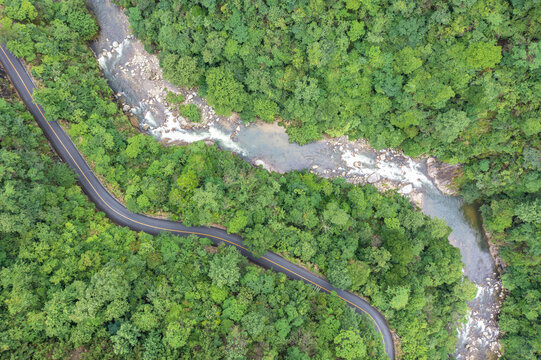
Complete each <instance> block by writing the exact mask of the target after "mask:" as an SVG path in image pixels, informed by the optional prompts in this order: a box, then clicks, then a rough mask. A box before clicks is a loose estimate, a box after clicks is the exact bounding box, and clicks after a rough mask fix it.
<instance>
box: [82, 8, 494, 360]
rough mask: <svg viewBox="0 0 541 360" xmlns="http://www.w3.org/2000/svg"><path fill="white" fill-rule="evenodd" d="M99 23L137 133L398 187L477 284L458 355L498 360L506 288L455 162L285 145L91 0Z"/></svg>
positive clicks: (342, 143)
mask: <svg viewBox="0 0 541 360" xmlns="http://www.w3.org/2000/svg"><path fill="white" fill-rule="evenodd" d="M88 4H89V7H90V9H91V10H92V11H93V12H94V14H95V16H96V19H97V20H98V23H99V26H100V34H99V36H98V38H97V39H96V40H95V41H93V43H92V44H91V48H92V49H93V51H94V53H95V55H96V58H97V59H98V62H99V64H100V67H101V68H102V70H103V73H104V75H105V77H106V78H107V80H108V82H109V85H110V86H111V88H112V89H113V91H114V92H115V94H116V96H117V98H118V99H119V101H120V102H121V103H122V104H123V109H124V111H125V112H126V113H129V114H130V115H131V116H132V117H133V118H134V119H137V123H138V126H139V128H140V129H141V131H143V132H146V133H148V134H149V135H152V136H154V137H155V138H156V139H158V140H159V141H161V142H162V143H165V144H170V143H173V144H183V143H190V142H194V141H199V140H206V141H212V142H216V143H218V145H219V146H220V147H221V148H223V149H225V150H229V151H233V152H235V153H237V154H239V155H240V156H241V157H242V158H244V159H245V160H246V161H249V162H251V163H252V164H254V165H261V166H263V167H264V168H266V169H268V170H270V171H278V172H285V171H290V170H300V169H309V170H310V171H312V172H314V173H317V174H319V175H321V176H324V177H337V176H342V177H345V178H346V179H347V180H348V181H350V182H352V183H371V184H374V185H375V186H376V187H377V188H378V189H380V190H382V191H383V190H386V189H397V191H398V192H399V193H401V194H403V195H404V196H407V197H409V198H410V199H411V201H412V203H414V204H416V205H417V206H418V207H419V208H421V210H422V211H423V212H424V213H425V214H427V215H430V216H432V217H438V218H441V219H443V220H444V221H446V222H447V224H448V225H449V226H450V227H451V228H452V230H453V231H452V233H451V235H450V236H449V241H450V243H451V244H452V245H453V246H456V247H458V248H459V249H460V252H461V254H462V260H463V263H464V274H465V275H466V276H468V278H469V279H470V280H471V281H473V282H474V283H475V284H476V285H477V287H478V293H477V297H476V298H475V299H474V300H473V301H471V302H470V303H469V306H470V308H471V312H470V315H469V317H468V319H467V323H466V324H465V325H464V326H463V327H462V328H461V329H460V330H459V334H458V335H459V341H458V344H457V349H456V353H455V356H456V358H457V359H491V358H497V357H499V351H500V347H499V344H498V338H499V331H498V327H497V317H498V314H499V309H500V305H501V301H502V299H503V292H502V287H501V282H500V279H499V273H498V269H497V267H496V265H495V262H494V259H493V257H492V255H491V254H490V252H489V249H488V245H487V241H486V239H485V237H484V235H483V231H482V230H481V224H480V221H479V213H478V212H477V210H476V209H475V208H474V207H473V206H469V205H465V204H464V202H463V200H462V199H461V198H460V197H456V196H453V194H454V191H453V189H452V187H451V186H450V183H451V181H450V180H451V179H452V178H453V176H454V175H455V172H456V171H457V167H455V166H449V165H445V164H441V163H438V162H437V161H436V160H435V159H432V158H429V159H412V158H409V157H407V156H405V155H404V154H402V153H401V152H399V151H395V150H392V149H386V150H381V151H375V150H373V149H371V148H370V146H369V145H368V144H367V143H366V142H365V141H362V140H358V141H349V140H348V139H347V138H346V137H341V138H336V139H325V140H322V141H318V142H315V143H312V144H308V145H304V146H299V145H297V144H293V143H290V142H289V139H288V136H287V134H286V133H285V131H284V129H283V128H282V127H280V126H278V125H277V124H266V123H254V124H250V125H245V124H242V122H240V121H239V119H238V118H236V117H235V116H232V117H230V118H225V117H220V116H217V115H216V114H215V113H214V110H213V109H212V107H210V106H209V105H208V104H207V103H206V101H205V100H204V99H202V98H201V97H199V96H198V95H197V92H196V90H194V89H181V88H177V87H175V86H173V85H171V84H169V83H168V82H166V81H164V80H163V78H162V73H161V69H160V67H159V63H158V59H157V57H156V56H155V55H152V54H149V53H147V52H146V51H145V49H144V46H143V44H142V43H141V42H139V41H138V40H137V39H135V37H134V36H133V35H132V34H131V31H130V29H129V23H128V19H127V17H126V16H125V15H124V14H123V12H122V10H121V9H119V8H118V7H116V6H115V5H113V4H111V3H110V0H89V2H88ZM169 91H172V92H174V93H182V94H183V95H184V96H185V98H186V103H193V104H195V105H197V106H198V107H199V108H200V110H201V113H202V121H201V123H199V124H194V123H190V122H189V121H188V120H187V119H184V118H183V117H181V116H179V114H178V113H176V112H175V110H173V109H172V108H171V107H169V106H168V104H167V102H166V100H165V97H166V95H167V93H168V92H169Z"/></svg>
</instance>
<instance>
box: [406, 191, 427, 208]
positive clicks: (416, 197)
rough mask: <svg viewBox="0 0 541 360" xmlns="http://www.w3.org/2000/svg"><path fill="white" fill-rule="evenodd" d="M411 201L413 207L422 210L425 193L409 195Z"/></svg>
mask: <svg viewBox="0 0 541 360" xmlns="http://www.w3.org/2000/svg"><path fill="white" fill-rule="evenodd" d="M409 198H410V201H411V203H412V204H413V205H415V206H417V207H419V208H422V207H423V200H424V199H423V193H420V192H419V193H418V192H412V193H411V194H409Z"/></svg>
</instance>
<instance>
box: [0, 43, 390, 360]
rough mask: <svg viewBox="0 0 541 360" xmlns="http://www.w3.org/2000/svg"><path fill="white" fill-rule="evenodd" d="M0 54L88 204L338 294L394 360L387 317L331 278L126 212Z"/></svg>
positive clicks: (213, 233)
mask: <svg viewBox="0 0 541 360" xmlns="http://www.w3.org/2000/svg"><path fill="white" fill-rule="evenodd" d="M0 50H1V51H0V62H2V64H3V65H4V69H5V70H6V73H7V74H8V76H9V78H10V79H11V81H12V83H13V85H14V86H15V88H16V89H17V92H18V93H19V95H20V96H21V98H22V99H23V101H24V103H25V104H26V106H27V108H28V110H29V111H30V113H32V115H33V116H34V118H35V119H36V121H37V123H38V125H39V126H40V127H41V129H42V130H43V132H44V133H45V136H46V137H47V139H48V140H49V142H50V143H51V145H52V146H53V148H54V149H55V150H56V152H57V153H58V155H60V157H61V158H62V159H63V160H64V161H65V162H66V163H67V164H68V165H69V166H70V167H71V168H72V169H73V170H74V171H75V173H76V175H77V177H78V180H79V183H80V184H81V187H82V188H83V191H84V192H85V193H86V194H87V195H88V197H89V198H90V200H92V201H93V202H94V203H95V204H96V207H97V208H98V209H99V210H101V211H103V212H104V213H105V214H106V215H107V217H109V218H110V219H111V220H112V221H113V222H115V223H116V224H118V225H121V226H127V227H129V228H130V229H132V230H135V231H144V232H146V233H149V234H152V235H158V234H159V233H161V232H171V233H173V234H176V235H179V236H187V235H190V234H194V235H198V236H201V237H206V238H208V239H210V240H212V242H213V243H214V244H216V245H219V244H222V243H224V244H225V245H229V246H234V247H236V248H237V249H238V250H239V251H240V253H241V254H242V255H244V256H246V257H247V258H248V259H249V260H250V261H252V262H254V263H256V264H258V265H260V266H262V267H264V268H267V269H273V270H275V271H278V272H281V273H284V274H286V275H287V276H288V277H290V278H292V279H295V280H302V281H304V282H305V283H307V284H311V285H314V286H316V287H317V288H318V289H319V290H320V291H322V292H326V293H332V292H334V293H336V296H338V297H339V298H340V299H342V300H344V301H345V302H346V303H347V305H348V306H350V307H352V308H353V309H355V311H356V312H357V313H359V314H365V315H368V316H369V317H370V318H371V319H372V321H373V323H374V326H375V328H376V329H377V331H378V332H379V333H380V334H381V336H382V341H383V344H384V346H385V352H386V353H387V355H388V356H389V359H391V360H394V359H395V349H394V343H393V338H392V335H391V331H390V329H389V325H388V324H387V321H386V320H385V318H384V317H383V315H382V314H381V313H380V312H379V311H378V310H376V309H375V308H374V307H372V306H371V305H370V304H369V303H368V302H367V301H366V300H363V299H361V298H359V297H358V296H356V295H353V294H352V293H349V292H347V291H344V290H340V289H337V288H335V287H334V286H332V285H331V284H330V283H329V282H328V281H327V280H325V279H322V278H320V277H318V276H316V275H314V274H312V273H311V272H309V271H308V270H306V269H304V268H302V267H300V266H297V265H294V264H292V263H290V262H289V261H287V260H285V259H284V258H282V257H281V256H278V255H277V254H275V253H273V252H267V253H266V254H264V255H263V256H261V257H255V256H254V255H253V254H252V253H251V252H250V251H248V249H247V247H246V246H245V245H244V243H243V241H242V238H241V237H240V236H238V235H234V234H228V233H227V232H226V231H225V230H221V229H217V228H212V227H187V226H184V225H182V224H181V223H180V222H174V221H170V220H164V219H157V218H153V217H149V216H145V215H142V214H136V213H132V212H130V211H128V209H126V208H125V207H124V206H123V205H122V204H121V203H120V202H119V201H118V200H117V199H115V198H114V197H113V196H112V195H111V194H110V193H109V192H108V191H107V189H106V188H105V187H104V185H103V184H102V183H101V182H100V181H99V180H98V178H97V177H96V175H94V172H93V171H92V169H91V168H90V167H89V166H88V164H87V163H86V161H85V159H84V158H83V156H82V155H81V154H80V153H79V151H78V150H77V147H76V146H75V145H74V144H73V142H72V141H71V139H70V138H69V136H68V135H67V134H66V132H65V131H64V129H63V128H62V127H61V126H60V125H59V124H58V123H57V122H56V121H47V120H46V119H45V116H44V114H43V109H42V108H41V106H39V105H38V104H36V103H35V102H34V98H33V97H32V93H33V90H34V88H35V85H34V83H33V81H32V79H31V78H30V76H29V74H28V73H27V72H26V69H25V68H24V66H23V65H22V63H21V62H20V61H19V59H17V58H16V57H15V56H14V55H13V54H12V53H10V52H9V51H8V50H7V49H5V47H4V46H0Z"/></svg>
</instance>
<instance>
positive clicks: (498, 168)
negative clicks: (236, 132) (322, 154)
mask: <svg viewBox="0 0 541 360" xmlns="http://www.w3.org/2000/svg"><path fill="white" fill-rule="evenodd" d="M117 3H118V4H120V5H121V6H123V7H125V8H126V11H127V14H128V15H129V18H130V23H131V25H132V28H133V29H134V31H135V34H136V35H137V36H138V37H139V38H140V39H141V40H143V41H144V42H145V44H146V46H147V48H148V50H149V51H155V52H159V56H160V59H161V66H162V68H163V70H164V76H166V77H167V78H168V79H169V80H170V81H171V82H173V83H175V84H178V85H183V86H189V87H198V89H199V92H200V93H201V94H202V95H206V97H207V100H208V101H209V103H210V104H212V105H214V106H215V108H216V111H217V112H220V113H222V114H226V115H227V114H229V113H230V112H231V111H235V112H238V113H239V114H240V116H241V118H242V119H243V120H244V121H253V120H254V119H255V118H256V117H257V118H259V119H261V120H263V121H275V120H278V121H280V123H281V124H283V125H284V126H286V128H287V131H288V133H289V135H290V138H291V139H292V140H293V141H296V142H299V143H301V144H303V143H306V142H309V141H312V140H315V139H319V138H321V136H322V135H328V136H333V137H334V136H340V135H344V134H345V135H348V136H349V138H350V139H356V138H361V137H362V138H367V139H369V140H370V144H371V145H372V146H373V147H374V148H376V149H381V148H385V147H392V148H400V149H402V150H403V151H404V152H405V153H406V154H407V155H410V156H419V155H425V154H428V155H432V156H436V157H437V158H438V159H439V160H441V161H445V162H447V163H451V164H456V163H460V164H461V165H462V174H461V176H460V177H459V178H458V179H457V180H456V185H457V186H458V187H459V188H460V190H461V195H462V196H463V197H464V198H465V199H466V200H467V201H468V202H470V203H474V202H475V203H478V204H480V205H481V210H482V213H483V218H484V221H485V227H486V229H487V230H488V231H489V232H490V233H491V234H492V241H493V242H495V243H496V244H497V245H499V247H500V249H501V251H500V256H501V257H502V258H503V260H504V261H505V263H506V271H505V275H504V276H503V278H502V280H503V284H504V286H505V288H506V289H507V290H508V291H509V293H508V296H507V300H506V302H505V304H504V307H503V310H502V314H501V316H500V329H501V330H502V331H503V333H504V334H505V335H504V337H503V339H502V344H503V345H504V348H505V351H506V357H508V358H510V359H517V358H521V359H536V358H538V357H540V356H541V325H540V322H539V315H540V313H541V305H540V302H539V299H540V296H541V274H540V273H539V266H540V265H541V257H540V256H539V255H540V254H541V240H540V239H541V196H540V195H541V138H540V135H541V115H540V104H541V81H540V80H541V45H540V44H539V38H540V35H541V2H539V1H536V0H524V1H515V0H511V1H507V0H456V1H443V0H440V1H428V2H427V1H385V0H381V1H380V0H363V1H360V0H345V1H323V0H305V1H295V2H293V1H263V0H259V1H257V0H254V1H244V2H242V1H220V2H217V1H214V0H204V1H198V0H184V1H168V0H160V1H155V2H148V1H136V0H117ZM233 94H234V96H232V95H233Z"/></svg>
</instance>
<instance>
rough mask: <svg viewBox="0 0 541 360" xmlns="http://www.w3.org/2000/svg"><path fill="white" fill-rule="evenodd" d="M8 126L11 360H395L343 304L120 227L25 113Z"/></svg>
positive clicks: (3, 135) (226, 251)
mask: <svg viewBox="0 0 541 360" xmlns="http://www.w3.org/2000/svg"><path fill="white" fill-rule="evenodd" d="M2 85H3V86H2V87H3V88H4V89H2V90H5V92H4V94H5V93H7V92H9V89H5V88H6V83H5V82H4V83H3V84H2ZM0 114H1V115H0V118H1V120H2V121H1V122H0V145H1V147H0V169H2V172H1V174H2V175H1V176H0V191H1V193H2V197H1V200H0V238H1V239H2V241H1V242H0V300H1V302H0V334H1V335H0V358H2V359H45V358H47V359H67V358H71V359H73V358H78V359H80V358H84V359H119V358H132V359H144V360H150V359H175V360H176V359H195V358H197V359H231V360H233V359H244V358H246V357H248V358H267V359H269V358H275V357H279V358H282V359H291V360H293V359H296V360H301V359H303V360H308V359H310V358H313V357H316V358H322V359H323V358H336V357H340V358H344V359H357V358H366V357H369V358H371V359H372V358H374V359H385V358H386V356H385V354H384V352H383V347H382V346H381V343H380V341H381V340H380V337H379V334H378V333H376V331H375V329H374V327H373V324H372V323H371V321H370V319H369V318H365V317H364V316H360V315H357V314H355V313H354V312H353V310H352V309H350V308H348V307H346V306H345V303H344V302H343V301H341V300H340V299H339V298H337V297H335V296H331V295H326V294H323V293H320V292H318V291H317V290H316V289H314V288H311V287H309V286H308V285H305V284H303V283H302V282H300V281H293V280H288V279H287V278H286V277H285V275H283V274H276V273H274V272H272V271H270V270H268V271H263V270H262V269H261V268H259V267H256V266H255V265H251V264H249V263H248V261H247V260H246V259H245V258H244V257H243V256H242V255H240V254H239V253H238V252H237V251H236V250H235V249H233V248H225V247H219V248H215V247H212V246H209V244H210V241H208V240H203V239H199V238H197V237H195V236H191V237H187V238H180V237H177V236H173V235H169V234H167V235H165V234H164V235H160V236H158V237H153V236H150V235H147V234H144V233H135V232H133V231H131V230H128V229H126V228H121V227H118V226H115V225H114V224H112V223H111V222H110V221H109V220H108V219H106V218H105V217H104V214H103V213H101V212H97V211H96V210H95V208H94V205H93V204H91V203H90V202H89V200H88V199H87V198H86V196H85V195H84V194H83V193H82V191H81V189H80V188H79V187H78V186H77V184H76V181H75V176H74V174H73V172H72V171H71V169H70V168H68V167H67V166H66V165H64V164H62V163H60V162H59V161H58V160H54V159H53V154H52V153H51V150H50V148H49V147H48V146H47V142H46V140H45V137H44V136H43V134H42V133H41V130H40V129H39V128H38V127H37V126H35V125H34V122H33V118H32V117H31V116H30V114H29V113H28V112H26V109H25V107H24V105H23V104H22V103H20V102H18V101H13V100H12V99H10V98H7V99H0Z"/></svg>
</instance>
